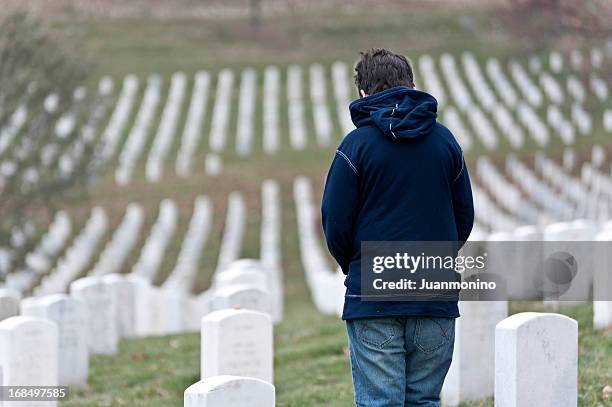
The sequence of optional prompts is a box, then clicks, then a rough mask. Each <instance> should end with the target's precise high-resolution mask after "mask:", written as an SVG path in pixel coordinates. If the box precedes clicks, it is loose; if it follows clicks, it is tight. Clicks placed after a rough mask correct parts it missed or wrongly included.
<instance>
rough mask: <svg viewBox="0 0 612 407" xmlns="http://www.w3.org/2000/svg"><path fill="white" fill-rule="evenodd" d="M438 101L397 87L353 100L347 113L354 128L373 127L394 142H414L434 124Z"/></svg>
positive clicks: (408, 89) (420, 92) (424, 134)
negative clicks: (349, 114) (349, 113)
mask: <svg viewBox="0 0 612 407" xmlns="http://www.w3.org/2000/svg"><path fill="white" fill-rule="evenodd" d="M437 109H438V102H437V101H436V99H435V98H434V97H433V96H431V95H430V94H429V93H426V92H422V91H420V90H416V89H412V88H409V87H407V86H396V87H394V88H389V89H386V90H384V91H382V92H378V93H375V94H373V95H370V96H366V97H364V98H361V99H357V100H355V101H353V102H352V103H351V104H350V106H349V110H350V112H351V118H352V120H353V123H354V124H355V126H356V127H363V126H376V127H378V128H379V129H380V131H382V132H383V134H384V135H385V136H387V137H390V138H391V139H393V140H416V139H419V138H422V137H425V136H427V135H428V134H429V132H430V130H431V128H432V127H433V126H434V124H435V123H436V117H437V116H438V115H437V114H436V111H437Z"/></svg>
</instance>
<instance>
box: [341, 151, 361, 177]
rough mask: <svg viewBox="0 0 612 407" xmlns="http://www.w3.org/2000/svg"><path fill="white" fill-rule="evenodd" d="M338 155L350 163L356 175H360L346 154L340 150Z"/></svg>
mask: <svg viewBox="0 0 612 407" xmlns="http://www.w3.org/2000/svg"><path fill="white" fill-rule="evenodd" d="M336 154H340V157H342V158H344V160H345V161H346V162H347V163H348V165H349V167H351V169H352V170H353V172H354V173H355V175H359V172H358V171H357V168H356V167H355V166H354V165H353V163H352V162H351V159H350V158H348V156H347V155H346V154H344V153H343V152H342V151H340V150H336Z"/></svg>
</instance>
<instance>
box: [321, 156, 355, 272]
mask: <svg viewBox="0 0 612 407" xmlns="http://www.w3.org/2000/svg"><path fill="white" fill-rule="evenodd" d="M358 208H359V184H358V172H357V168H356V167H355V165H354V164H353V163H352V162H351V160H350V159H349V157H348V156H347V155H346V154H344V153H343V152H342V151H340V150H338V151H337V152H336V156H335V157H334V160H333V162H332V165H331V168H330V169H329V173H328V174H327V181H326V182H325V191H324V192H323V202H322V205H321V218H322V221H323V232H324V233H325V240H326V242H327V247H328V249H329V252H330V253H331V255H332V256H333V257H334V259H336V261H337V262H338V264H339V265H340V267H341V268H342V272H343V273H344V274H348V267H349V264H350V262H351V259H352V257H353V244H354V234H353V232H354V222H355V219H356V216H357V211H358Z"/></svg>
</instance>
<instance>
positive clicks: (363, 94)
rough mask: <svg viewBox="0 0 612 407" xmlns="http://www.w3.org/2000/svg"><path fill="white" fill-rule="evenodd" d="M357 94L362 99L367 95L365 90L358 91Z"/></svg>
mask: <svg viewBox="0 0 612 407" xmlns="http://www.w3.org/2000/svg"><path fill="white" fill-rule="evenodd" d="M359 94H360V95H361V97H362V98H364V97H366V96H368V94H367V93H365V90H363V89H359Z"/></svg>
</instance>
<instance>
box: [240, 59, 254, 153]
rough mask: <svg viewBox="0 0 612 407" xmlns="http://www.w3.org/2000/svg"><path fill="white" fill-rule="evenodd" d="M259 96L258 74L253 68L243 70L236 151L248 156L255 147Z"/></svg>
mask: <svg viewBox="0 0 612 407" xmlns="http://www.w3.org/2000/svg"><path fill="white" fill-rule="evenodd" d="M256 98H257V74H256V71H255V70H254V69H253V68H247V69H245V70H243V71H242V75H241V79H240V97H239V100H238V119H237V123H236V153H237V154H238V155H240V156H247V155H249V154H250V153H251V150H252V149H253V128H254V127H255V123H254V120H255V106H256V103H257V102H256Z"/></svg>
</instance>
